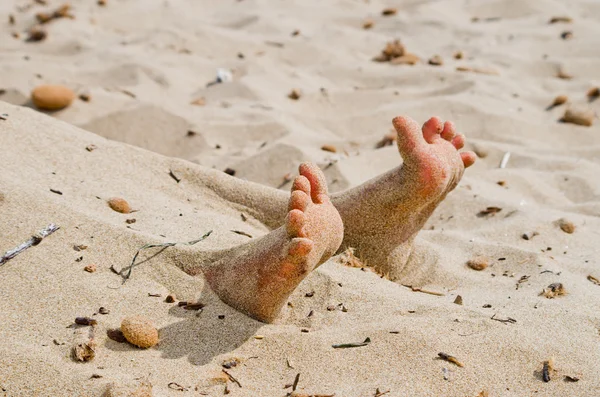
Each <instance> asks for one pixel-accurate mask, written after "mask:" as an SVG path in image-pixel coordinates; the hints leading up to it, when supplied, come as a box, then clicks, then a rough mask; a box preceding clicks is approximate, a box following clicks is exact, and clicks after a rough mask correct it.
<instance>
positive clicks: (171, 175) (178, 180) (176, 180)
mask: <svg viewBox="0 0 600 397" xmlns="http://www.w3.org/2000/svg"><path fill="white" fill-rule="evenodd" d="M169 176H170V177H171V178H173V179H174V180H175V182H177V183H179V182H181V177H180V176H179V175H177V174H176V173H175V172H174V171H173V170H169Z"/></svg>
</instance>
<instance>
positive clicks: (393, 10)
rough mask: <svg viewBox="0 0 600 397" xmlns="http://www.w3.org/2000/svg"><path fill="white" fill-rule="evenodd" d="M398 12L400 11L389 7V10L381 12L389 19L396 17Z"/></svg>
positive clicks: (385, 9)
mask: <svg viewBox="0 0 600 397" xmlns="http://www.w3.org/2000/svg"><path fill="white" fill-rule="evenodd" d="M397 12H398V9H396V8H394V7H388V8H384V9H383V10H382V11H381V15H384V16H386V17H389V16H391V15H396V13H397Z"/></svg>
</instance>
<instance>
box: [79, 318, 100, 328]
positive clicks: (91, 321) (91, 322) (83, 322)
mask: <svg viewBox="0 0 600 397" xmlns="http://www.w3.org/2000/svg"><path fill="white" fill-rule="evenodd" d="M75 324H77V325H91V326H95V325H98V321H96V320H94V319H93V318H89V317H75Z"/></svg>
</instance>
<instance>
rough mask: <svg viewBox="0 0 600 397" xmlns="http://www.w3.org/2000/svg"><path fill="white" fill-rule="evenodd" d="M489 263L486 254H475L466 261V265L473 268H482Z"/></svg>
mask: <svg viewBox="0 0 600 397" xmlns="http://www.w3.org/2000/svg"><path fill="white" fill-rule="evenodd" d="M489 265H490V258H488V257H487V256H483V255H480V256H476V257H475V258H472V259H469V260H468V261H467V266H469V267H470V268H471V269H473V270H483V269H485V268H487V267H488V266H489Z"/></svg>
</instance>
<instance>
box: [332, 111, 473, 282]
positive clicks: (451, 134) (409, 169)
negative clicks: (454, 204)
mask: <svg viewBox="0 0 600 397" xmlns="http://www.w3.org/2000/svg"><path fill="white" fill-rule="evenodd" d="M393 124H394V128H395V129H396V131H397V133H398V139H397V143H398V150H399V151H400V154H401V155H402V158H403V160H404V163H403V164H402V166H400V167H398V168H395V169H393V170H391V171H389V172H387V173H385V174H383V175H381V176H379V177H377V178H374V179H372V180H370V181H368V182H365V183H364V184H362V185H360V186H358V187H356V188H353V189H350V190H347V191H345V192H342V193H339V194H337V195H335V196H332V198H331V200H332V202H333V204H334V205H335V207H336V208H337V209H338V211H339V213H340V215H341V216H342V219H343V221H344V226H345V230H344V241H343V244H342V248H344V247H354V248H355V249H356V252H357V255H358V256H359V257H360V258H362V259H363V260H365V261H366V262H367V263H368V264H369V265H372V266H375V267H376V268H378V269H379V270H380V271H381V272H383V273H384V274H385V273H387V274H390V276H391V277H392V278H394V276H395V275H397V274H398V273H399V271H400V270H401V269H402V267H403V266H404V264H405V263H406V261H407V260H408V257H409V256H410V253H411V250H412V242H413V240H414V238H415V236H416V234H417V233H418V232H419V231H420V230H421V228H422V227H423V225H424V224H425V222H426V221H427V219H428V218H429V216H430V215H431V214H432V212H433V211H434V209H435V208H436V207H437V206H438V204H439V203H440V202H441V201H442V200H443V199H444V198H445V197H446V195H447V194H448V193H449V192H450V191H451V190H452V189H454V188H455V187H456V185H457V184H458V182H459V181H460V179H461V178H462V175H463V173H464V170H465V168H466V167H469V166H471V165H473V163H474V162H475V158H476V156H475V153H473V152H463V153H459V152H458V150H459V149H462V147H463V146H464V142H465V137H464V135H462V134H457V133H456V131H455V128H454V124H452V122H450V121H446V122H445V123H442V121H441V120H440V119H438V118H437V117H432V118H431V119H429V120H428V121H427V122H426V123H425V124H424V125H423V127H422V128H420V127H419V125H418V124H417V123H416V122H415V121H414V120H412V119H410V118H407V117H396V118H395V119H394V120H393Z"/></svg>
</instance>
